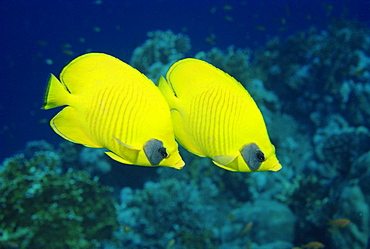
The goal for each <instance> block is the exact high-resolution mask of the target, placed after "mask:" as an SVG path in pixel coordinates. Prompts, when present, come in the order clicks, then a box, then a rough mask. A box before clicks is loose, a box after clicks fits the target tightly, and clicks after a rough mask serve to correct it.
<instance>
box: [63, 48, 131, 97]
mask: <svg viewBox="0 0 370 249" xmlns="http://www.w3.org/2000/svg"><path fill="white" fill-rule="evenodd" d="M126 68H128V70H129V71H128V72H127V73H128V74H129V73H131V74H132V73H135V74H136V73H137V72H136V70H131V69H132V67H130V66H129V65H127V64H125V63H123V62H122V61H120V60H119V59H117V58H115V57H112V56H110V55H107V54H103V53H88V54H84V55H81V56H79V57H77V58H76V59H74V60H73V61H71V62H70V63H69V64H68V65H67V66H65V67H64V68H63V70H62V72H61V73H60V81H61V82H63V84H66V83H67V82H68V85H67V88H68V89H69V91H70V92H71V93H73V94H77V95H78V94H81V93H83V94H85V93H86V90H87V89H88V88H89V87H95V85H97V84H99V85H100V86H103V85H104V84H108V85H110V84H112V82H115V81H114V77H116V72H117V70H125V69H126ZM130 76H131V75H127V77H130Z"/></svg>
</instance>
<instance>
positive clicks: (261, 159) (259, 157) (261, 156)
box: [256, 150, 266, 163]
mask: <svg viewBox="0 0 370 249" xmlns="http://www.w3.org/2000/svg"><path fill="white" fill-rule="evenodd" d="M256 158H257V161H258V162H261V163H262V162H264V161H265V160H266V158H265V154H263V152H262V151H260V150H258V151H257V152H256Z"/></svg>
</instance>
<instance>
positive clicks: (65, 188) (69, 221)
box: [0, 141, 117, 249]
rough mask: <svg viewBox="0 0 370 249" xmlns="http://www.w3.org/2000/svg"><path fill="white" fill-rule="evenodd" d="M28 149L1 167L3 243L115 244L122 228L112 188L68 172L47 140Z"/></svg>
mask: <svg viewBox="0 0 370 249" xmlns="http://www.w3.org/2000/svg"><path fill="white" fill-rule="evenodd" d="M28 145H29V147H27V148H26V149H25V153H21V154H17V155H15V156H13V157H11V158H8V159H6V160H5V161H4V162H3V164H2V165H1V166H0V205H1V213H0V241H1V243H2V244H5V243H13V244H15V245H17V248H55V249H58V248H98V247H99V246H101V245H102V242H103V241H104V240H109V239H111V238H112V234H113V231H114V230H115V229H116V228H117V221H116V209H115V201H114V199H113V197H111V189H110V188H108V187H103V186H101V185H100V184H99V182H98V181H97V179H93V180H92V179H91V177H90V175H89V174H88V173H86V172H84V171H76V170H72V169H69V170H68V171H67V172H65V173H64V172H63V170H62V167H61V159H60V157H59V155H58V154H57V153H56V152H55V151H54V150H51V148H52V147H51V146H50V145H48V144H47V143H46V142H45V141H41V142H33V143H29V144H28ZM38 145H39V146H38ZM45 145H47V146H45ZM37 147H39V148H40V150H36V148H37ZM31 151H32V153H31Z"/></svg>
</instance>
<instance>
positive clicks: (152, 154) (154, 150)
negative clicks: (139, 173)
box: [144, 139, 168, 165]
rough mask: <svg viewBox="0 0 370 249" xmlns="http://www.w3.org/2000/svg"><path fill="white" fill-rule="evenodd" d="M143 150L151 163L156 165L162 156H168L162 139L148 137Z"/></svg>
mask: <svg viewBox="0 0 370 249" xmlns="http://www.w3.org/2000/svg"><path fill="white" fill-rule="evenodd" d="M144 152H145V155H146V157H147V158H148V160H149V162H150V164H151V165H158V164H159V163H160V162H161V161H162V160H163V159H164V158H166V157H168V154H167V152H166V148H165V147H163V143H162V141H159V140H157V139H150V140H149V141H148V142H146V144H145V145H144Z"/></svg>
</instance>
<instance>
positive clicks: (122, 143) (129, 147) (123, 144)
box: [114, 137, 142, 151]
mask: <svg viewBox="0 0 370 249" xmlns="http://www.w3.org/2000/svg"><path fill="white" fill-rule="evenodd" d="M114 139H116V141H117V142H118V143H119V144H120V145H122V146H124V147H125V148H127V149H130V150H136V151H139V150H142V149H141V148H137V147H134V146H131V145H128V144H125V143H124V142H122V141H121V140H119V139H118V138H116V137H114Z"/></svg>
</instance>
